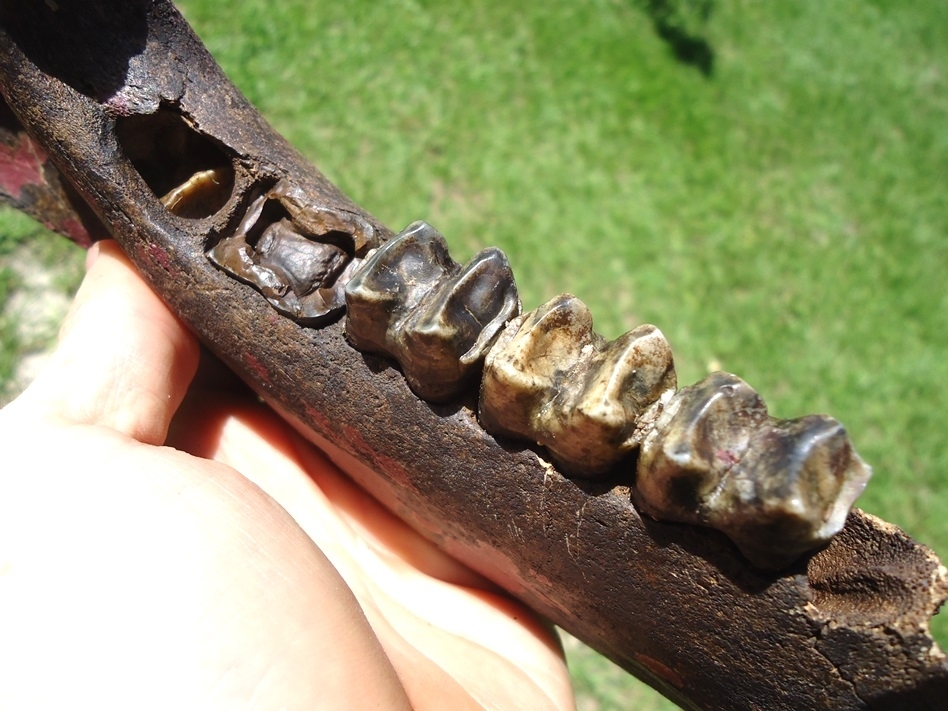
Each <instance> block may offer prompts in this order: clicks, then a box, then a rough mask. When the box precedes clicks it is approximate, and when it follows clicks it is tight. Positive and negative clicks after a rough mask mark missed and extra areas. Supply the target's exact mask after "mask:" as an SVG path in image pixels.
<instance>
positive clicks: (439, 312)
mask: <svg viewBox="0 0 948 711" xmlns="http://www.w3.org/2000/svg"><path fill="white" fill-rule="evenodd" d="M519 312H520V300H519V299H518V297H517V290H516V287H515V286H514V281H513V272H512V271H511V270H510V265H509V264H508V263H507V257H506V256H504V254H503V252H501V251H500V250H498V249H486V250H483V251H482V252H480V253H479V254H477V255H475V257H474V258H473V259H472V260H471V261H470V262H469V263H468V264H466V265H465V266H464V268H463V269H462V270H461V271H460V272H459V273H458V274H455V275H451V276H445V278H444V279H443V280H442V281H441V282H440V283H439V284H438V285H437V286H436V287H435V288H433V289H432V290H431V291H430V292H429V293H428V294H427V295H426V296H425V298H423V299H422V302H421V303H420V304H419V305H418V307H417V308H415V309H414V310H413V311H411V312H409V313H408V314H407V315H406V317H405V319H404V320H403V321H402V322H401V323H400V324H399V327H398V328H396V329H395V333H394V334H393V339H392V340H393V341H394V342H395V344H396V351H397V354H398V360H399V362H400V363H401V365H402V369H403V370H404V372H405V377H406V378H407V379H408V384H409V385H410V386H411V388H412V390H414V391H415V392H416V393H418V394H419V395H420V396H421V397H422V399H424V400H428V401H432V402H443V401H446V400H449V399H451V397H452V396H453V395H454V394H456V393H457V392H458V390H459V389H460V388H461V387H463V385H464V384H466V383H467V382H468V381H469V379H470V377H471V376H472V375H473V374H474V373H475V372H476V371H477V369H478V367H479V366H480V364H481V362H482V361H483V359H484V356H485V354H486V353H487V350H488V349H489V348H490V346H491V345H492V344H493V342H494V339H495V337H496V336H497V334H498V332H499V331H500V329H501V328H502V327H503V325H504V324H505V323H506V322H507V321H509V320H510V319H511V318H513V317H514V316H516V315H517V314H518V313H519Z"/></svg>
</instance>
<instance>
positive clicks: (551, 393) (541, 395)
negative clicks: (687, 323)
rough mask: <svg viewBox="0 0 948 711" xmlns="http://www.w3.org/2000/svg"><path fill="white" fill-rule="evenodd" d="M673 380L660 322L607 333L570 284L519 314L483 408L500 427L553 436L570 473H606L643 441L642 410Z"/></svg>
mask: <svg viewBox="0 0 948 711" xmlns="http://www.w3.org/2000/svg"><path fill="white" fill-rule="evenodd" d="M674 389H675V372H674V366H673V361H672V356H671V349H670V348H669V347H668V343H667V342H666V341H665V338H664V337H663V336H662V334H661V332H660V331H659V330H658V329H657V328H655V327H654V326H641V327H639V328H637V329H635V330H634V331H631V332H629V333H627V334H625V335H624V336H622V337H620V338H618V339H616V340H615V341H612V342H606V341H605V339H603V338H602V337H601V336H599V335H597V334H595V333H594V332H593V330H592V315H591V314H590V313H589V309H587V308H586V306H585V305H584V304H583V303H582V302H581V301H579V299H577V298H576V297H574V296H571V295H569V294H562V295H560V296H557V297H556V298H554V299H552V300H551V301H549V302H547V303H546V304H544V305H542V306H541V307H540V308H538V309H536V310H535V311H532V312H530V313H529V314H527V315H526V316H525V317H524V318H523V319H522V320H521V321H520V322H515V323H512V324H510V325H509V326H508V327H507V330H506V332H505V333H504V334H503V335H502V336H501V338H500V339H499V340H498V342H497V344H496V345H495V346H494V348H493V349H492V350H491V352H490V353H489V354H488V356H487V359H486V361H485V367H484V376H483V378H482V381H481V398H480V418H481V423H482V424H483V425H484V427H485V429H487V430H488V431H489V432H491V433H492V434H495V435H500V436H506V437H517V438H522V439H528V440H532V441H534V442H537V443H539V444H541V445H544V446H545V447H546V448H547V449H548V450H549V451H550V454H551V456H552V458H553V459H554V460H555V461H556V462H557V464H559V465H560V467H561V468H562V469H564V470H565V471H566V472H568V473H571V474H576V475H578V476H597V475H602V474H604V473H606V472H608V471H609V470H610V469H611V468H612V467H613V466H615V464H617V463H618V462H619V461H620V460H621V459H622V458H623V457H624V456H625V455H626V454H628V453H629V452H630V451H631V450H632V449H634V448H635V447H637V446H638V444H639V436H640V432H641V430H640V429H639V424H640V421H641V419H642V417H643V416H644V415H646V413H647V412H649V410H650V409H652V410H654V409H657V408H658V407H659V406H660V405H659V404H660V403H663V402H664V401H666V400H668V399H669V398H670V397H671V395H672V393H673V392H674ZM646 419H648V418H647V417H646Z"/></svg>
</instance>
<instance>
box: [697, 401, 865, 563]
mask: <svg viewBox="0 0 948 711" xmlns="http://www.w3.org/2000/svg"><path fill="white" fill-rule="evenodd" d="M871 476H872V470H871V469H870V467H869V466H867V465H866V464H865V463H864V462H863V461H862V459H861V458H860V457H859V455H858V454H857V453H856V451H855V450H854V449H853V445H852V442H851V441H850V439H849V436H848V435H847V434H846V430H845V429H844V428H843V427H842V425H840V423H839V422H837V421H836V420H834V419H833V418H831V417H827V416H826V415H809V416H807V417H802V418H800V419H796V420H784V421H774V422H771V423H768V424H767V425H765V426H764V427H762V428H761V430H760V431H759V432H758V433H757V436H756V437H755V438H754V441H753V442H752V444H751V447H750V449H749V450H748V452H747V454H746V455H745V456H744V458H743V459H742V460H741V461H740V462H739V463H738V464H737V465H736V466H735V467H734V469H733V470H732V472H731V475H730V477H729V478H728V481H727V484H726V486H725V487H723V489H722V491H721V493H720V495H719V496H718V497H717V500H716V501H715V502H714V504H713V507H712V509H711V510H710V511H709V512H708V514H709V525H712V526H714V527H715V528H718V529H720V530H722V531H723V532H724V533H726V534H727V535H728V536H729V537H730V538H731V540H733V541H734V542H735V543H736V544H737V546H738V548H740V549H741V552H742V553H743V554H744V555H745V556H746V557H747V558H748V559H749V560H750V561H751V562H752V563H754V564H755V565H757V566H758V567H761V568H771V569H779V568H782V567H785V566H787V565H789V564H790V563H792V562H793V561H794V560H796V559H797V558H799V557H800V555H801V554H803V553H805V552H806V551H808V550H812V549H814V548H817V547H819V546H822V545H823V544H825V543H827V542H828V541H829V540H830V539H831V538H832V537H833V536H835V535H836V534H837V533H838V532H839V531H840V530H841V529H842V527H843V525H844V524H845V523H846V517H847V515H848V514H849V510H850V509H851V508H852V506H853V504H854V503H855V501H856V499H857V498H858V497H859V495H860V494H861V493H862V492H863V490H864V489H865V488H866V484H867V483H868V482H869V479H870V477H871Z"/></svg>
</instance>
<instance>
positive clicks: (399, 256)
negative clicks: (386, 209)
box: [346, 221, 457, 360]
mask: <svg viewBox="0 0 948 711" xmlns="http://www.w3.org/2000/svg"><path fill="white" fill-rule="evenodd" d="M456 269H457V265H456V264H455V263H454V261H453V260H452V259H451V257H450V256H449V255H448V245H447V243H446V242H445V239H444V237H443V236H442V235H441V233H439V232H438V231H437V230H436V229H435V228H434V227H432V226H431V225H429V224H428V223H427V222H420V221H419V222H413V223H412V224H410V225H409V226H408V227H406V228H405V229H404V230H402V231H401V232H399V233H398V234H397V235H396V236H395V237H393V238H392V239H390V240H389V241H388V242H386V243H385V244H384V245H382V246H381V247H380V248H379V249H378V250H377V251H376V252H375V253H374V254H371V255H369V256H368V257H367V258H366V260H365V262H364V263H363V264H362V267H361V268H360V269H359V271H358V272H357V273H356V274H355V275H354V276H353V277H352V279H350V280H349V283H348V284H347V285H346V303H347V307H348V314H347V318H346V336H347V337H348V339H349V341H350V342H351V343H352V345H353V346H355V347H356V348H358V349H359V350H360V351H367V352H372V353H382V354H384V355H389V356H392V357H395V358H396V360H397V356H396V354H395V353H394V351H393V349H392V345H391V344H390V340H391V337H390V333H391V332H393V331H394V330H395V328H396V326H397V324H398V323H399V321H401V320H402V319H403V318H404V316H405V315H406V314H407V313H408V312H410V311H411V310H412V309H414V308H415V307H416V306H418V304H419V303H420V302H421V300H422V298H423V297H424V296H425V294H427V293H428V292H429V291H431V289H432V288H434V285H435V283H436V282H437V281H438V280H439V279H440V278H441V277H443V276H444V275H445V274H447V273H450V272H452V271H456Z"/></svg>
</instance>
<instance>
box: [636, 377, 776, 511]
mask: <svg viewBox="0 0 948 711" xmlns="http://www.w3.org/2000/svg"><path fill="white" fill-rule="evenodd" d="M766 421H767V406H766V405H765V404H764V401H763V400H762V399H761V397H760V395H758V394H757V393H756V392H755V391H754V390H753V389H752V388H751V387H750V386H749V385H748V384H747V383H745V382H744V381H743V380H741V379H740V378H738V377H737V376H736V375H731V374H729V373H712V374H711V375H709V376H708V377H706V378H705V379H704V380H702V381H700V382H699V383H696V384H695V385H692V386H690V387H686V388H682V389H681V390H680V391H678V393H677V394H676V395H675V396H674V397H673V398H672V399H671V401H670V402H669V403H668V404H667V405H666V407H665V409H664V411H663V412H662V414H661V415H660V416H659V417H658V419H657V420H656V422H655V426H654V427H653V429H652V430H651V432H650V433H649V434H648V435H647V436H646V438H645V441H644V442H643V443H642V451H641V452H640V453H639V462H638V468H637V474H636V482H635V489H636V494H637V496H638V498H639V501H640V504H641V506H642V508H644V509H645V511H646V512H648V513H649V514H651V515H652V516H654V517H655V518H659V519H666V520H673V521H688V522H691V523H697V522H700V521H701V519H702V516H703V510H704V507H705V506H706V504H707V502H708V500H709V499H710V498H711V497H713V495H714V494H715V493H716V492H717V490H718V488H719V487H720V485H721V482H722V481H723V479H724V477H725V476H726V475H727V473H728V472H729V471H730V469H731V467H733V466H734V465H735V464H736V463H737V462H739V461H740V460H741V458H742V457H743V456H744V453H745V452H746V451H747V448H748V446H749V444H750V439H751V436H752V434H753V433H754V431H755V430H756V429H757V428H758V427H760V426H761V425H762V424H763V423H764V422H766Z"/></svg>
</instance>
